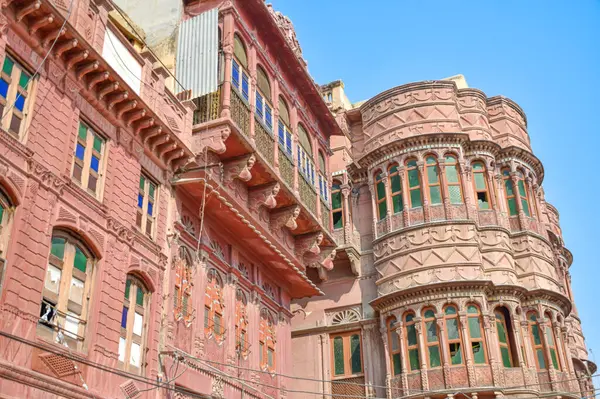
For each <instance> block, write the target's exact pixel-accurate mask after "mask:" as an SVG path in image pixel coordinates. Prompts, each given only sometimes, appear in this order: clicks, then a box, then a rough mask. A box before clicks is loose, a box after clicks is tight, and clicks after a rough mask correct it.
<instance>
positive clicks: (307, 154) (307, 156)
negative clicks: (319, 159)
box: [298, 125, 315, 186]
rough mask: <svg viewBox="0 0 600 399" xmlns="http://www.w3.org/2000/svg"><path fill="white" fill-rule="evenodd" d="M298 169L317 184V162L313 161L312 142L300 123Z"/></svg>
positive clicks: (312, 182) (307, 179)
mask: <svg viewBox="0 0 600 399" xmlns="http://www.w3.org/2000/svg"><path fill="white" fill-rule="evenodd" d="M298 144H300V145H299V146H298V170H299V171H300V173H301V174H302V175H303V176H304V177H305V178H306V181H308V182H309V183H311V184H312V185H313V186H314V185H315V164H314V162H313V155H312V154H313V150H312V144H311V143H310V138H309V137H308V133H306V130H304V128H303V127H302V125H298Z"/></svg>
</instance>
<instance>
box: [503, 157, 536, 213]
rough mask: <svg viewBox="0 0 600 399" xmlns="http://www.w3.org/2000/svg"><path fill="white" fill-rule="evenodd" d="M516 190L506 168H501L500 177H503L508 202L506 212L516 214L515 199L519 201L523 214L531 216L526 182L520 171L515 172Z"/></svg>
mask: <svg viewBox="0 0 600 399" xmlns="http://www.w3.org/2000/svg"><path fill="white" fill-rule="evenodd" d="M516 176H517V186H518V191H515V189H514V184H513V181H512V179H511V176H510V171H509V169H508V168H505V169H502V178H503V179H504V190H505V194H506V201H507V203H508V212H509V215H510V216H516V215H518V214H519V211H518V209H517V200H520V201H521V208H522V209H523V213H525V216H531V213H530V211H529V197H528V195H527V191H528V190H527V185H526V184H527V183H526V182H525V180H524V178H523V173H522V172H520V171H517V172H516Z"/></svg>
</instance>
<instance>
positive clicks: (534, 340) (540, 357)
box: [527, 312, 547, 370]
mask: <svg viewBox="0 0 600 399" xmlns="http://www.w3.org/2000/svg"><path fill="white" fill-rule="evenodd" d="M527 322H528V323H529V336H530V339H531V345H532V347H533V354H534V357H535V365H536V366H537V368H538V370H541V369H545V368H547V366H546V354H545V353H544V343H543V342H544V341H543V340H542V330H541V329H540V325H539V324H538V317H537V313H536V312H529V313H528V314H527Z"/></svg>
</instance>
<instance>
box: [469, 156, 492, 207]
mask: <svg viewBox="0 0 600 399" xmlns="http://www.w3.org/2000/svg"><path fill="white" fill-rule="evenodd" d="M472 166H473V187H474V188H475V196H476V197H477V208H478V209H479V210H480V211H482V210H486V209H492V202H491V200H490V185H489V182H488V178H487V170H486V168H485V165H484V164H483V162H474V163H473V165H472Z"/></svg>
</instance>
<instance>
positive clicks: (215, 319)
mask: <svg viewBox="0 0 600 399" xmlns="http://www.w3.org/2000/svg"><path fill="white" fill-rule="evenodd" d="M223 308H224V307H223V282H222V280H221V276H219V273H218V272H217V271H216V270H215V269H210V270H209V271H208V274H207V283H206V292H205V294H204V332H205V334H206V335H208V336H214V337H215V338H216V339H217V340H219V341H220V340H222V339H223V337H224V334H225V326H224V324H223Z"/></svg>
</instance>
